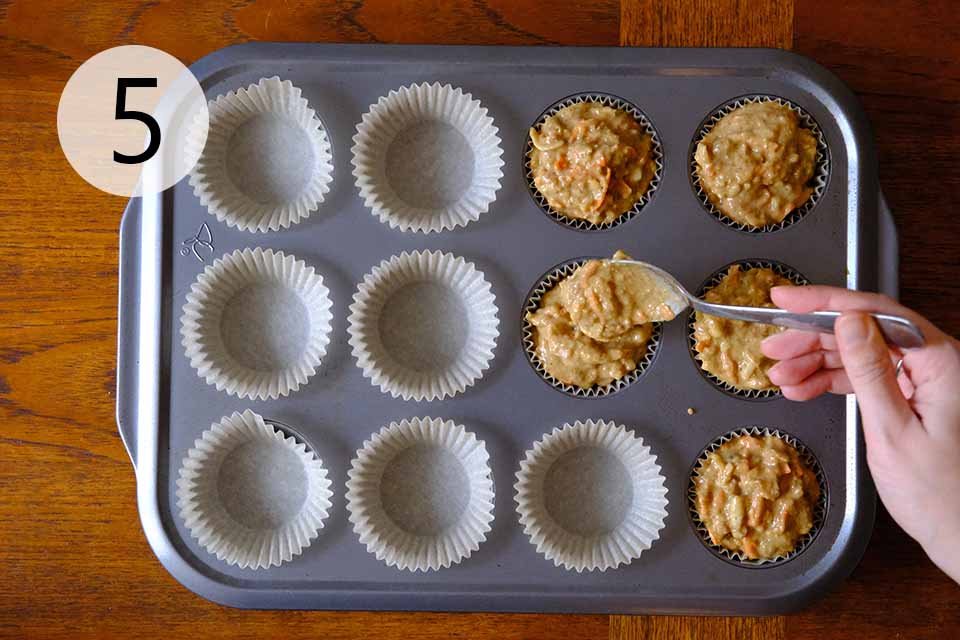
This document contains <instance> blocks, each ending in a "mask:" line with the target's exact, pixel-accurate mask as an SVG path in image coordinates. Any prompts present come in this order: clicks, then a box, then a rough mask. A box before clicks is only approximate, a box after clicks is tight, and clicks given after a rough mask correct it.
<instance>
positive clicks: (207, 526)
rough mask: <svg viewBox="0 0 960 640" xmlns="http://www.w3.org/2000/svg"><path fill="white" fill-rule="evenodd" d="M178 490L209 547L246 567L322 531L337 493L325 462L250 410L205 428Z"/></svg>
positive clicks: (275, 559)
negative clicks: (331, 500)
mask: <svg viewBox="0 0 960 640" xmlns="http://www.w3.org/2000/svg"><path fill="white" fill-rule="evenodd" d="M176 495H177V507H178V508H179V513H180V517H181V518H182V519H183V522H184V524H185V525H186V527H187V529H189V530H190V535H191V536H193V537H194V538H196V539H197V540H198V541H199V542H200V545H201V546H202V547H203V548H204V549H206V550H207V551H208V552H210V553H211V554H213V555H215V556H216V557H217V558H218V559H220V560H222V561H224V562H226V563H228V564H231V565H237V566H239V567H240V568H242V569H265V568H268V567H275V566H279V565H280V564H282V563H284V562H288V561H290V560H291V559H292V558H293V557H294V556H297V555H300V553H301V552H302V551H303V549H305V548H306V547H308V546H309V545H310V542H311V541H312V540H313V539H315V538H316V537H317V536H318V535H319V534H320V530H321V529H322V528H323V522H324V520H325V519H326V518H327V513H328V512H329V510H330V506H331V505H330V497H331V496H332V495H333V494H332V493H331V491H330V480H328V479H327V471H326V469H325V468H324V466H323V462H322V461H321V460H320V459H318V458H317V457H316V456H315V455H314V454H313V453H312V452H311V451H308V450H307V448H306V445H305V444H304V443H302V442H297V441H296V439H294V438H293V437H285V436H284V434H283V433H282V432H281V431H279V430H278V429H277V428H275V427H274V426H272V425H268V424H266V423H265V422H264V420H263V418H262V417H260V416H259V415H257V414H256V413H254V412H252V411H250V410H249V409H248V410H246V411H244V412H243V413H236V412H234V413H233V415H230V416H226V417H224V418H223V419H222V420H221V421H220V422H219V423H215V424H213V425H211V426H210V428H209V429H207V430H206V431H204V432H203V433H202V434H201V435H200V438H199V439H197V440H196V442H195V443H194V446H193V448H191V449H190V450H189V451H188V452H187V455H186V457H185V458H184V459H183V462H182V464H181V466H180V473H179V479H178V480H177V491H176Z"/></svg>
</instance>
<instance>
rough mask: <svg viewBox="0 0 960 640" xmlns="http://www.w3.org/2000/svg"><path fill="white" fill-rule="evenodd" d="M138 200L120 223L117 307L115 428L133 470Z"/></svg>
mask: <svg viewBox="0 0 960 640" xmlns="http://www.w3.org/2000/svg"><path fill="white" fill-rule="evenodd" d="M141 219H142V212H141V199H140V198H131V199H130V201H129V202H128V203H127V208H126V210H124V212H123V218H121V220H120V272H119V277H118V281H119V292H118V303H117V427H118V428H119V430H120V439H121V440H122V441H123V446H124V447H125V448H126V449H127V454H128V455H129V456H130V461H131V462H133V468H134V470H136V468H137V422H136V407H137V375H138V372H137V368H138V367H137V363H138V358H137V334H138V332H139V326H140V278H139V275H140V262H139V258H138V254H139V252H138V251H137V244H138V242H139V238H140V224H141Z"/></svg>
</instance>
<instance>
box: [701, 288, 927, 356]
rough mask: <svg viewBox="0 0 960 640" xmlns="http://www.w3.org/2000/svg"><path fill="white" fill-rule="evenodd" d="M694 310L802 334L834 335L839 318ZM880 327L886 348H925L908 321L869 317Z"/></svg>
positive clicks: (710, 307) (718, 307) (719, 307)
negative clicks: (835, 323)
mask: <svg viewBox="0 0 960 640" xmlns="http://www.w3.org/2000/svg"><path fill="white" fill-rule="evenodd" d="M691 302H693V306H694V308H696V310H697V311H702V312H703V313H709V314H710V315H714V316H720V317H723V318H730V319H732V320H746V321H747V322H762V323H763V324H775V325H777V326H780V327H789V328H790V329H800V330H801V331H818V332H820V333H833V323H834V321H835V320H836V319H837V318H839V317H840V312H838V311H815V312H814V313H790V312H789V311H784V310H783V309H768V308H759V307H737V306H733V305H726V304H713V303H710V302H704V301H703V300H697V299H694V300H691ZM870 315H872V316H873V319H874V320H876V321H877V324H878V325H879V326H880V331H881V332H882V333H883V337H884V338H886V340H887V343H888V344H892V345H894V346H896V347H900V348H903V349H915V348H917V347H922V346H923V344H924V340H923V334H922V333H920V329H919V328H917V325H915V324H914V323H913V322H911V321H910V320H907V319H906V318H902V317H900V316H891V315H887V314H883V313H873V314H870Z"/></svg>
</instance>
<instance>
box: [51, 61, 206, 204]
mask: <svg viewBox="0 0 960 640" xmlns="http://www.w3.org/2000/svg"><path fill="white" fill-rule="evenodd" d="M208 121H209V115H208V112H207V100H206V98H205V97H204V95H203V89H201V87H200V83H199V82H197V79H196V78H195V77H194V75H193V74H192V73H191V72H190V70H189V69H187V67H185V66H184V65H183V64H182V63H181V62H180V61H179V60H177V59H176V58H174V57H173V56H171V55H170V54H168V53H165V52H163V51H160V50H159V49H154V48H152V47H144V46H141V45H128V46H122V47H114V48H113V49H107V50H106V51H102V52H100V53H98V54H97V55H95V56H93V57H92V58H90V59H89V60H87V61H86V62H84V63H83V64H82V65H81V66H80V68H79V69H77V70H76V71H75V72H74V73H73V75H72V76H71V77H70V80H68V81H67V86H66V87H64V90H63V94H61V96H60V106H59V108H58V110H57V133H58V134H59V136H60V146H61V147H62V148H63V152H64V154H65V155H66V156H67V160H69V161H70V164H71V165H72V166H73V168H74V170H76V172H77V173H78V174H80V176H81V177H82V178H83V179H84V180H86V181H87V182H89V183H90V184H92V185H93V186H95V187H96V188H98V189H100V190H102V191H106V192H108V193H112V194H115V195H118V196H143V195H153V194H156V193H159V192H161V191H163V190H165V189H168V188H169V187H171V186H173V185H174V184H176V183H177V182H179V181H180V180H181V179H182V178H183V177H184V176H186V175H187V174H188V173H189V172H190V170H191V169H192V168H193V166H194V165H195V164H196V163H197V159H198V158H199V155H200V151H201V150H202V149H203V144H204V143H205V142H206V137H207V127H208ZM188 135H191V136H194V138H193V141H194V144H191V145H189V149H188V145H187V144H186V139H187V136H188Z"/></svg>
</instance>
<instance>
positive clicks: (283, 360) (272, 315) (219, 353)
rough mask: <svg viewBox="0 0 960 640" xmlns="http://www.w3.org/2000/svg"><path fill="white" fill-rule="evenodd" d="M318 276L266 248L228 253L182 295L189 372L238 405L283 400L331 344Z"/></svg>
mask: <svg viewBox="0 0 960 640" xmlns="http://www.w3.org/2000/svg"><path fill="white" fill-rule="evenodd" d="M331 307H332V303H331V302H330V295H329V291H328V290H327V287H326V286H324V284H323V277H322V276H320V274H318V273H316V272H315V271H314V269H313V267H308V266H307V264H306V263H305V262H303V261H302V260H298V259H297V258H296V257H295V256H292V255H286V254H284V253H282V252H279V251H278V252H274V251H272V250H271V249H265V250H264V249H261V248H259V247H258V248H256V249H249V248H248V249H243V250H239V249H238V250H237V251H234V252H233V253H228V254H226V255H224V256H223V257H222V258H220V259H218V260H216V261H215V262H214V263H213V264H212V265H210V266H208V267H207V268H206V269H204V271H203V273H201V274H200V276H199V277H198V278H197V280H196V282H194V283H193V286H192V287H191V288H190V292H189V293H187V302H186V304H185V305H184V306H183V316H182V317H181V320H180V333H181V335H182V336H183V346H184V348H185V349H186V355H187V358H188V359H189V360H190V366H192V367H193V368H194V369H196V371H197V373H198V374H199V375H200V377H201V378H203V379H204V380H206V382H207V384H211V385H214V386H216V387H217V389H218V390H221V391H226V392H227V393H229V394H231V395H235V396H239V397H241V398H250V399H254V398H258V399H260V400H266V399H267V398H271V399H275V398H278V397H280V396H286V395H287V394H289V393H290V392H292V391H296V390H297V389H299V388H300V385H302V384H305V383H306V382H307V380H308V379H309V378H310V376H312V375H313V374H314V373H316V370H317V367H318V366H320V361H321V359H322V358H323V356H324V355H325V354H326V351H327V345H328V344H329V343H330V330H331V326H330V321H331V320H332V319H333V315H332V314H331V312H330V309H331Z"/></svg>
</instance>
